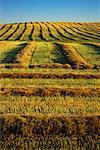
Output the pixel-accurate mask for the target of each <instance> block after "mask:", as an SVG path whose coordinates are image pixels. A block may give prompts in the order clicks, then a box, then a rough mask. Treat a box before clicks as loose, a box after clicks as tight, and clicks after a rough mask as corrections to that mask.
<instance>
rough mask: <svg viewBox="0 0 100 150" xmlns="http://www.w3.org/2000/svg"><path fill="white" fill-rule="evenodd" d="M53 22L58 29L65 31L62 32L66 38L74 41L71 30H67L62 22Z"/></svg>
mask: <svg viewBox="0 0 100 150" xmlns="http://www.w3.org/2000/svg"><path fill="white" fill-rule="evenodd" d="M55 24H56V25H57V26H58V28H59V30H62V32H65V33H64V34H65V35H66V38H67V39H69V40H72V41H76V38H75V36H74V35H73V34H72V33H71V32H69V31H68V30H66V27H65V26H63V24H61V23H59V22H56V23H55Z"/></svg>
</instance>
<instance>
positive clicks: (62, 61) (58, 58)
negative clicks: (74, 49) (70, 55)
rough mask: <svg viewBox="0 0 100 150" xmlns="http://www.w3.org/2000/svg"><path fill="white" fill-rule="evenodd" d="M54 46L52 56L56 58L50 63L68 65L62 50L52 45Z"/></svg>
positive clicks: (57, 45)
mask: <svg viewBox="0 0 100 150" xmlns="http://www.w3.org/2000/svg"><path fill="white" fill-rule="evenodd" d="M54 45H55V50H54V51H53V53H52V54H53V55H55V56H56V58H55V59H53V60H52V61H53V62H54V63H60V64H68V61H67V59H66V56H65V55H64V54H63V51H62V48H61V46H60V45H59V44H57V43H56V44H54Z"/></svg>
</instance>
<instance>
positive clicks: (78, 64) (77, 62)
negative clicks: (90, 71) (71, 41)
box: [61, 44, 93, 69]
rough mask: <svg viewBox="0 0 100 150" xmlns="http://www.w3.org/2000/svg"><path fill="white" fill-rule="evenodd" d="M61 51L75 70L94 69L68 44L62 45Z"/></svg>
mask: <svg viewBox="0 0 100 150" xmlns="http://www.w3.org/2000/svg"><path fill="white" fill-rule="evenodd" d="M61 49H62V51H63V53H64V55H65V56H66V59H67V60H68V62H69V64H70V65H71V66H72V68H73V69H75V68H89V67H90V68H91V67H92V68H93V66H92V65H88V63H87V62H86V61H85V60H84V58H83V57H82V56H81V55H80V54H79V53H78V52H77V51H76V49H75V48H74V47H72V46H69V45H67V44H61Z"/></svg>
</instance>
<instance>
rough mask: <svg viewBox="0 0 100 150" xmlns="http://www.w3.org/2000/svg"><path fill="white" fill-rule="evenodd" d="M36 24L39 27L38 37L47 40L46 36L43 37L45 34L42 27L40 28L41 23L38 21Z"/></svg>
mask: <svg viewBox="0 0 100 150" xmlns="http://www.w3.org/2000/svg"><path fill="white" fill-rule="evenodd" d="M38 25H39V27H40V35H39V37H40V38H41V40H43V41H47V39H46V37H45V35H44V31H43V28H42V25H41V23H40V22H38Z"/></svg>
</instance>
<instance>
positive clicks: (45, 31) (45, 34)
mask: <svg viewBox="0 0 100 150" xmlns="http://www.w3.org/2000/svg"><path fill="white" fill-rule="evenodd" d="M39 24H40V26H41V32H42V37H43V38H44V39H45V41H49V40H50V39H52V38H51V37H50V34H49V31H48V27H47V26H46V25H45V24H44V23H42V22H39Z"/></svg>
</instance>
